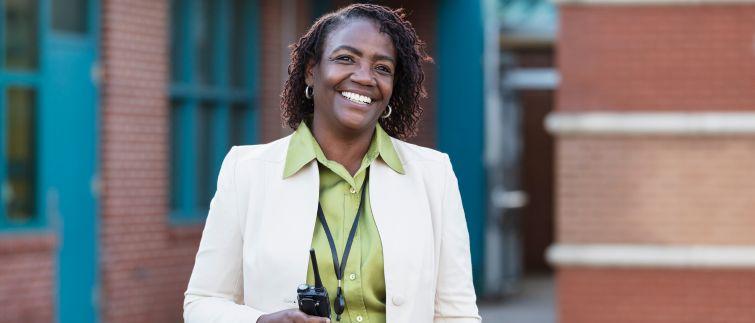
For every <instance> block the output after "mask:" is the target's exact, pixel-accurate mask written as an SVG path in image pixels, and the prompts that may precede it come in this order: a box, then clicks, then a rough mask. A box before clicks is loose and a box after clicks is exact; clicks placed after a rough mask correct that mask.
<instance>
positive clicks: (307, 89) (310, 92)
mask: <svg viewBox="0 0 755 323" xmlns="http://www.w3.org/2000/svg"><path fill="white" fill-rule="evenodd" d="M314 94H315V89H313V88H311V87H310V86H309V85H307V87H305V88H304V97H305V98H307V99H309V100H312V97H313V96H314Z"/></svg>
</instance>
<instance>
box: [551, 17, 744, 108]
mask: <svg viewBox="0 0 755 323" xmlns="http://www.w3.org/2000/svg"><path fill="white" fill-rule="evenodd" d="M560 17H561V18H560V19H561V30H560V35H559V39H558V58H557V65H558V66H559V69H560V71H561V76H562V83H561V87H560V91H559V95H558V109H560V110H568V111H577V110H747V109H753V108H755V106H754V105H753V102H755V91H753V89H755V73H753V71H755V59H754V58H753V30H755V19H753V18H752V17H755V6H754V5H672V6H653V5H649V6H634V7H632V6H595V5H593V6H579V5H565V6H561V10H560Z"/></svg>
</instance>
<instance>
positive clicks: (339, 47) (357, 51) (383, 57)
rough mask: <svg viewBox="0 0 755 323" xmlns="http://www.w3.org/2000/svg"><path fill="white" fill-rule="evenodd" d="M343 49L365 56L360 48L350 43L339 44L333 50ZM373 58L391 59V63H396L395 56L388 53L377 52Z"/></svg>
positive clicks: (378, 59)
mask: <svg viewBox="0 0 755 323" xmlns="http://www.w3.org/2000/svg"><path fill="white" fill-rule="evenodd" d="M342 49H345V50H348V51H350V52H353V53H354V54H357V55H359V56H363V55H364V53H362V51H361V50H358V49H356V48H354V47H351V46H349V45H341V46H338V47H336V48H334V49H333V51H332V52H333V53H335V52H337V51H339V50H342ZM372 58H374V59H375V60H377V61H380V60H384V61H390V62H391V63H393V64H396V60H395V59H394V58H393V57H391V56H388V55H381V54H375V55H373V56H372Z"/></svg>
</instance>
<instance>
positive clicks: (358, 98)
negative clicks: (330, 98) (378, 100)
mask: <svg viewBox="0 0 755 323" xmlns="http://www.w3.org/2000/svg"><path fill="white" fill-rule="evenodd" d="M341 95H343V96H344V97H345V98H347V99H349V100H351V101H353V102H356V103H361V104H370V103H371V102H372V99H370V98H369V97H366V96H364V95H361V94H356V93H354V92H347V91H344V92H341Z"/></svg>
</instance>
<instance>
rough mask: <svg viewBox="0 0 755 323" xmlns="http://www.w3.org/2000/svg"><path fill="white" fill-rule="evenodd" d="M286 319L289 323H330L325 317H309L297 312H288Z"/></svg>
mask: <svg viewBox="0 0 755 323" xmlns="http://www.w3.org/2000/svg"><path fill="white" fill-rule="evenodd" d="M286 314H287V318H288V319H289V320H290V322H295V323H330V319H328V318H326V317H318V316H310V315H307V314H304V313H303V312H301V311H299V310H290V311H288V312H287V313H286Z"/></svg>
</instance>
